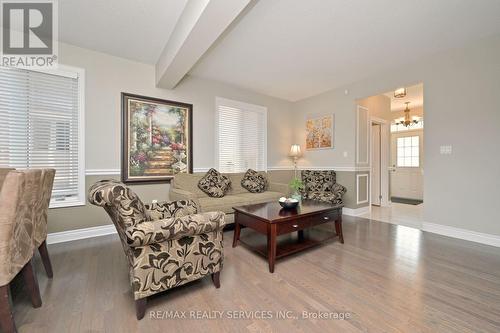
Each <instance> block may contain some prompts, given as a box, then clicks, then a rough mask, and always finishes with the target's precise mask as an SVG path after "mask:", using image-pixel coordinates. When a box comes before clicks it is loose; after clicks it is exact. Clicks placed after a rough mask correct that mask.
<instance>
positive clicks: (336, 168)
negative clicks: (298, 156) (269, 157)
mask: <svg viewBox="0 0 500 333" xmlns="http://www.w3.org/2000/svg"><path fill="white" fill-rule="evenodd" d="M297 169H298V170H333V171H351V172H355V171H370V167H368V166H367V167H357V166H298V167H297ZM267 170H268V171H288V170H292V171H293V166H274V167H267Z"/></svg>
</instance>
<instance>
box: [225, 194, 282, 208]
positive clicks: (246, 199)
mask: <svg viewBox="0 0 500 333" xmlns="http://www.w3.org/2000/svg"><path fill="white" fill-rule="evenodd" d="M282 196H283V193H280V192H272V191H265V192H262V193H248V192H247V193H242V194H238V195H235V197H238V198H239V199H240V200H241V202H242V205H251V204H257V203H263V202H271V201H278V199H279V198H280V197H282Z"/></svg>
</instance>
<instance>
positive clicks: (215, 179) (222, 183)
mask: <svg viewBox="0 0 500 333" xmlns="http://www.w3.org/2000/svg"><path fill="white" fill-rule="evenodd" d="M198 187H199V188H200V190H202V191H203V192H205V193H206V194H208V195H209V196H211V197H214V198H222V197H223V196H224V195H226V192H227V190H229V188H230V187H231V180H230V179H229V178H228V177H226V176H224V175H222V174H220V173H219V171H217V170H215V169H213V168H212V169H210V170H208V171H207V174H206V175H205V176H203V178H201V179H200V181H199V182H198Z"/></svg>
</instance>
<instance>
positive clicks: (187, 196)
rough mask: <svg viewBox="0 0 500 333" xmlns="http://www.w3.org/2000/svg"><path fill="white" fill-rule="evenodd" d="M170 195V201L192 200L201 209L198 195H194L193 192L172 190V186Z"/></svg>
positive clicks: (178, 189)
mask: <svg viewBox="0 0 500 333" xmlns="http://www.w3.org/2000/svg"><path fill="white" fill-rule="evenodd" d="M168 194H169V199H170V200H172V201H178V200H192V201H194V203H195V204H196V206H198V207H200V202H199V201H198V198H197V197H196V195H194V193H193V192H189V191H186V190H181V189H180V188H172V186H170V191H169V193H168Z"/></svg>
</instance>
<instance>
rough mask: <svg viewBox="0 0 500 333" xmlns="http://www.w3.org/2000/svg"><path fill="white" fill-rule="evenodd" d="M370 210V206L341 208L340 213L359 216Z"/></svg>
mask: <svg viewBox="0 0 500 333" xmlns="http://www.w3.org/2000/svg"><path fill="white" fill-rule="evenodd" d="M368 212H370V206H365V207H360V208H346V207H344V208H342V214H344V215H349V216H359V215H363V214H365V213H368Z"/></svg>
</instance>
